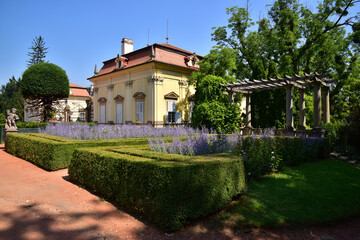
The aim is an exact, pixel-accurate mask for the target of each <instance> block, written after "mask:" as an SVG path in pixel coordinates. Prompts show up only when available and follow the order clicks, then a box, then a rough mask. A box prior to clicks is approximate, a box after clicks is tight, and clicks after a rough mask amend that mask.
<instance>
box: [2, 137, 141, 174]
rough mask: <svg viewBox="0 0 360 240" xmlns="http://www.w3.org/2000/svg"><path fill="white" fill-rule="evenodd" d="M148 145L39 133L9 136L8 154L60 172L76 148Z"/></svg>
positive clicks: (66, 165)
mask: <svg viewBox="0 0 360 240" xmlns="http://www.w3.org/2000/svg"><path fill="white" fill-rule="evenodd" d="M121 144H133V145H134V144H137V145H142V144H147V139H113V140H98V141H97V140H71V139H68V138H62V137H56V136H52V135H46V134H39V133H24V134H8V135H7V136H6V140H5V150H6V152H8V153H10V154H12V155H14V156H17V157H20V158H22V159H25V160H27V161H29V162H32V163H34V164H36V165H37V166H40V167H41V168H43V169H45V170H51V171H52V170H58V169H62V168H66V167H68V166H69V164H70V160H71V156H72V153H73V151H74V149H75V148H79V147H98V146H117V145H121Z"/></svg>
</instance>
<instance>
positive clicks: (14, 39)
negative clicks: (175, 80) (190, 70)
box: [0, 0, 315, 87]
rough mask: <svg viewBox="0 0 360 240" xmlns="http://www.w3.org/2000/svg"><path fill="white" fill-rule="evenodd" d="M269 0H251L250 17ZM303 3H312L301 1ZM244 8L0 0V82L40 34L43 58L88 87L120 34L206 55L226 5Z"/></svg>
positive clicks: (230, 1) (16, 70)
mask: <svg viewBox="0 0 360 240" xmlns="http://www.w3.org/2000/svg"><path fill="white" fill-rule="evenodd" d="M272 2H273V1H266V0H251V1H250V13H251V17H252V18H253V19H255V20H257V19H258V18H259V16H260V15H261V16H264V15H265V14H266V12H267V7H266V4H269V3H272ZM301 2H302V3H305V4H310V5H312V4H314V2H315V1H311V0H302V1H301ZM235 5H238V6H240V7H245V5H246V0H237V1H235V0H222V1H218V0H217V1H215V0H198V1H196V0H195V1H194V0H191V1H190V0H166V1H165V0H153V1H149V0H146V1H145V0H141V1H136V0H133V1H119V0H118V1H112V0H103V1H100V0H98V1H97V0H88V1H85V0H71V1H69V0H61V1H55V0H0V36H1V37H0V85H3V84H6V82H8V80H9V78H11V77H12V76H13V75H14V76H15V77H16V78H18V77H21V75H22V73H23V72H24V71H25V70H26V60H28V59H29V57H28V56H27V52H28V51H29V50H28V48H29V47H30V46H31V44H32V40H33V39H34V37H35V36H39V35H41V36H42V37H44V39H45V43H46V46H47V47H48V54H47V57H46V60H47V61H49V62H51V63H54V64H56V65H58V66H60V67H62V68H63V69H64V70H65V71H66V73H67V74H68V76H69V80H70V82H72V83H75V84H79V85H82V86H85V87H87V86H90V84H91V82H89V81H88V80H87V78H88V77H91V76H92V75H93V71H94V65H95V64H97V66H98V69H100V68H101V67H102V61H105V60H108V59H110V58H113V57H115V56H116V55H117V54H118V53H120V52H121V40H122V38H123V37H127V38H131V39H133V40H134V49H139V48H142V47H145V46H146V44H147V43H148V29H149V30H150V44H153V43H163V42H166V40H165V38H166V22H167V20H168V23H169V43H170V44H173V45H175V46H178V47H181V48H184V49H187V50H190V51H195V52H196V53H198V54H201V55H206V54H207V53H209V51H210V49H211V48H212V46H213V45H214V42H212V41H211V33H212V31H213V30H212V29H211V28H212V27H214V26H223V25H226V24H227V19H228V16H227V15H226V13H225V9H226V8H227V7H232V6H235Z"/></svg>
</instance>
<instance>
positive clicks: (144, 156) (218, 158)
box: [69, 147, 245, 231]
mask: <svg viewBox="0 0 360 240" xmlns="http://www.w3.org/2000/svg"><path fill="white" fill-rule="evenodd" d="M69 177H70V179H71V180H72V181H75V182H77V183H79V184H80V185H81V186H83V187H85V188H86V189H88V190H91V191H94V192H96V193H97V194H99V195H100V196H101V197H103V198H105V199H110V200H113V201H115V202H116V203H118V204H119V205H120V206H121V207H123V208H124V209H126V210H128V211H130V212H133V213H135V214H137V215H138V216H140V217H144V218H147V219H148V220H150V221H152V222H153V223H155V224H157V225H158V226H159V227H160V228H162V229H164V230H165V231H175V230H178V229H180V228H181V227H183V226H184V224H186V223H187V221H188V220H190V219H193V218H197V217H201V216H204V215H207V214H209V213H212V212H215V211H217V210H219V209H222V208H223V207H224V206H225V205H226V204H227V203H229V202H230V201H231V200H232V198H233V197H234V196H236V195H238V194H240V193H243V192H244V191H245V179H244V172H243V165H242V162H241V160H240V159H234V158H231V157H230V156H225V155H208V156H203V157H189V156H181V155H172V154H161V153H154V152H151V151H150V150H149V149H147V150H138V148H126V147H125V148H120V147H111V148H109V147H107V148H96V149H94V148H83V149H77V150H75V152H74V154H73V159H72V161H71V164H70V166H69Z"/></svg>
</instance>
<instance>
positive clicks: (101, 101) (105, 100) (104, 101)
mask: <svg viewBox="0 0 360 240" xmlns="http://www.w3.org/2000/svg"><path fill="white" fill-rule="evenodd" d="M98 102H99V103H106V102H107V99H106V98H105V97H100V98H99V99H98Z"/></svg>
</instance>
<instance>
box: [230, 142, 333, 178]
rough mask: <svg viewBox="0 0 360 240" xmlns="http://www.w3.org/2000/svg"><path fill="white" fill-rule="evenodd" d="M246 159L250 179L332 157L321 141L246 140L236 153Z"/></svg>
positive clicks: (240, 143) (241, 143)
mask: <svg viewBox="0 0 360 240" xmlns="http://www.w3.org/2000/svg"><path fill="white" fill-rule="evenodd" d="M236 154H240V155H242V156H243V159H244V165H245V171H246V175H247V176H248V177H253V176H261V175H264V174H267V173H270V172H276V171H278V170H279V169H280V168H282V167H285V166H293V165H297V164H300V163H303V162H307V161H314V160H316V159H318V158H325V157H328V156H329V148H327V145H326V142H325V141H324V139H321V138H293V137H274V138H268V137H262V138H256V137H252V136H250V137H245V138H243V139H242V140H241V141H240V142H239V144H238V148H237V150H236Z"/></svg>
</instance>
